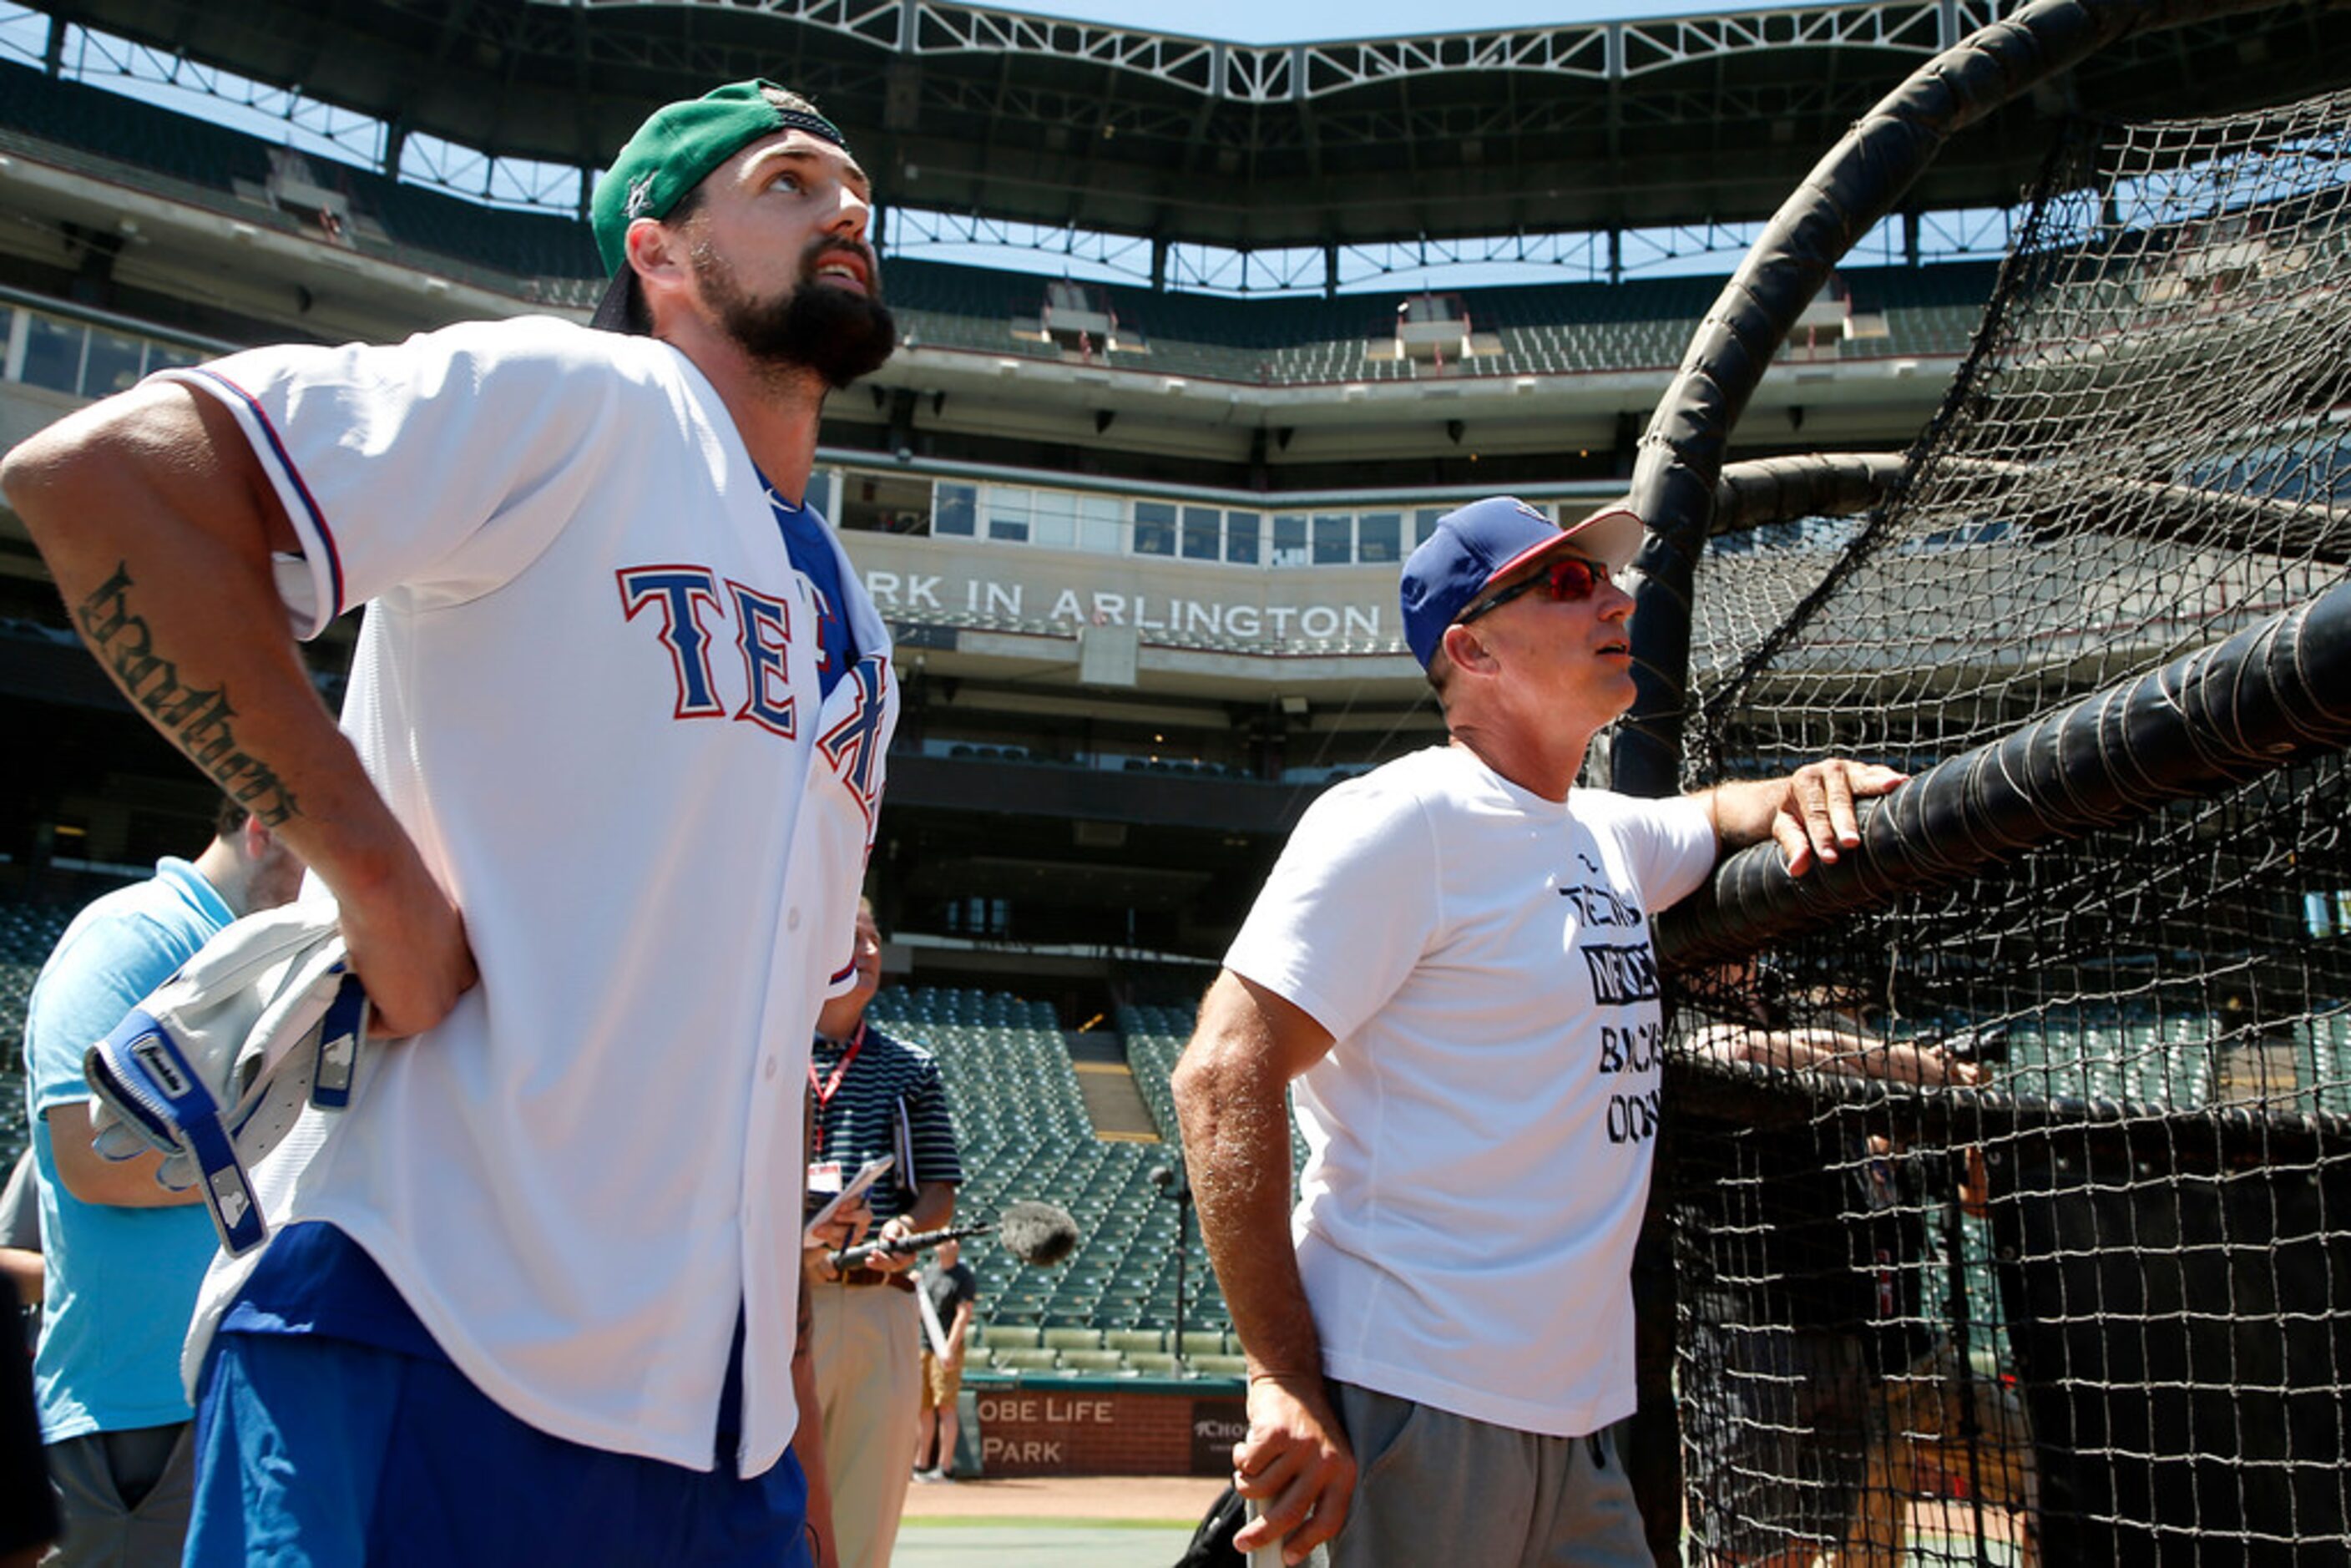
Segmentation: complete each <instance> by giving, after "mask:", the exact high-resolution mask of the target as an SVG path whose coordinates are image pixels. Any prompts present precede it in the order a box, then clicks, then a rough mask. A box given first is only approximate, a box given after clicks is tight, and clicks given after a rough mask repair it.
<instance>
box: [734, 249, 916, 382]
mask: <svg viewBox="0 0 2351 1568" xmlns="http://www.w3.org/2000/svg"><path fill="white" fill-rule="evenodd" d="M846 248H849V247H846V246H842V245H841V243H840V242H838V241H832V240H820V241H818V242H817V243H816V244H814V245H812V246H810V247H809V248H808V250H807V251H806V252H804V253H803V254H802V256H801V257H800V268H799V274H800V276H799V283H797V284H796V285H794V286H793V287H792V288H791V289H790V290H789V291H788V292H786V293H783V294H780V295H774V296H771V297H769V298H765V299H761V298H756V297H754V296H753V295H752V294H751V293H750V292H749V291H748V290H747V289H745V288H744V287H743V286H742V285H741V284H739V283H737V281H736V280H735V270H734V268H733V267H730V266H728V265H727V263H726V261H725V260H724V259H723V258H721V257H720V256H717V255H716V254H714V253H713V252H711V251H709V250H707V249H705V248H702V247H699V246H697V247H696V248H695V251H694V253H693V259H694V270H695V276H696V277H698V278H699V279H700V280H701V283H702V292H703V297H704V298H705V299H707V300H708V301H709V302H710V305H711V307H712V308H713V309H714V310H716V312H717V315H718V322H719V325H720V326H721V327H723V328H725V329H726V335H727V336H728V337H730V338H732V339H733V340H735V343H736V346H737V348H740V349H741V350H743V352H744V353H745V354H747V355H748V356H749V357H750V358H751V360H752V361H754V362H755V363H758V364H761V365H765V366H768V368H770V369H774V370H782V371H810V372H812V373H814V374H815V375H817V376H818V377H820V378H821V379H822V381H823V382H824V384H825V385H826V386H828V387H830V388H831V389H832V390H833V391H835V392H839V391H840V390H841V388H843V387H846V386H847V385H849V383H850V382H853V381H855V380H856V379H857V378H858V377H860V376H863V375H871V374H872V372H873V371H877V370H880V369H881V368H882V363H883V361H885V360H887V359H888V358H889V357H890V351H891V350H893V349H895V348H896V347H897V346H898V323H897V322H896V320H895V319H893V318H892V316H891V314H890V309H889V307H888V306H886V305H883V303H882V297H881V287H882V285H881V280H880V279H879V278H878V277H876V278H872V285H871V286H872V289H873V292H872V294H870V295H867V294H859V293H856V292H854V291H853V290H851V289H847V288H836V287H833V286H832V285H831V284H829V283H819V282H818V281H817V280H816V269H817V268H818V267H820V266H822V265H823V264H824V258H825V257H826V256H828V255H829V254H831V253H832V252H834V251H838V250H842V249H846ZM860 254H861V255H863V254H864V253H862V252H861V253H860ZM868 259H869V260H870V257H868ZM869 271H870V268H869Z"/></svg>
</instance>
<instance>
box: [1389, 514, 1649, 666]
mask: <svg viewBox="0 0 2351 1568" xmlns="http://www.w3.org/2000/svg"><path fill="white" fill-rule="evenodd" d="M1645 537H1646V529H1645V528H1643V527H1642V526H1641V519H1640V518H1639V517H1635V516H1634V515H1633V514H1632V513H1631V512H1630V511H1627V510H1626V509H1625V507H1602V508H1601V509H1600V510H1599V511H1596V512H1594V513H1593V514H1592V515H1591V516H1590V517H1585V518H1584V519H1583V520H1582V521H1581V522H1576V523H1571V524H1569V525H1568V526H1567V527H1566V528H1561V527H1560V526H1559V525H1558V524H1556V523H1554V522H1552V520H1551V519H1550V518H1549V517H1545V516H1544V515H1543V514H1542V513H1541V511H1540V510H1538V509H1536V508H1535V507H1531V506H1529V505H1528V504H1527V503H1526V502H1524V501H1521V500H1520V499H1519V498H1518V497H1515V496H1494V497H1489V498H1487V499H1486V500H1483V501H1472V502H1470V503H1469V504H1468V506H1466V507H1461V508H1460V509H1459V510H1458V511H1452V512H1447V514H1446V515H1445V516H1444V517H1439V518H1438V519H1437V531H1436V532H1435V533H1432V534H1430V535H1429V536H1428V538H1425V539H1423V540H1422V541H1421V542H1420V548H1419V549H1416V550H1414V551H1413V552H1412V554H1411V556H1410V557H1409V558H1407V559H1405V563H1404V580H1403V582H1402V584H1401V585H1400V587H1399V597H1400V598H1401V599H1402V601H1403V603H1404V635H1405V642H1407V643H1411V644H1412V656H1413V657H1414V658H1416V659H1418V660H1419V661H1420V667H1421V668H1422V669H1424V670H1425V669H1426V668H1428V662H1429V660H1431V659H1432V658H1435V657H1436V656H1437V644H1438V643H1442V642H1443V641H1444V640H1445V629H1446V628H1447V626H1450V625H1452V624H1453V622H1454V621H1455V619H1456V618H1458V616H1459V615H1460V613H1461V612H1463V611H1464V610H1467V609H1468V608H1469V606H1470V605H1471V604H1472V603H1474V602H1476V601H1477V600H1478V598H1479V595H1481V594H1483V593H1484V592H1485V591H1486V590H1487V589H1489V587H1491V586H1492V585H1493V584H1494V583H1495V582H1496V581H1497V580H1499V579H1501V578H1504V577H1507V576H1509V575H1510V573H1511V572H1514V571H1517V570H1519V569H1520V568H1521V567H1523V566H1525V565H1527V564H1528V563H1529V562H1531V561H1532V560H1534V559H1536V558H1537V557H1539V556H1541V555H1544V554H1546V553H1548V552H1550V551H1552V550H1554V549H1559V548H1561V547H1562V546H1564V545H1573V546H1574V547H1575V551H1576V553H1577V554H1579V555H1583V556H1589V557H1590V558H1591V559H1593V560H1596V561H1598V562H1600V564H1601V565H1603V566H1604V567H1606V568H1607V569H1608V570H1609V572H1610V574H1611V575H1612V576H1613V575H1615V574H1618V573H1621V572H1623V571H1624V570H1625V568H1626V567H1628V566H1631V565H1632V564H1633V557H1634V556H1635V555H1636V554H1638V553H1639V552H1640V549H1641V540H1642V539H1643V538H1645Z"/></svg>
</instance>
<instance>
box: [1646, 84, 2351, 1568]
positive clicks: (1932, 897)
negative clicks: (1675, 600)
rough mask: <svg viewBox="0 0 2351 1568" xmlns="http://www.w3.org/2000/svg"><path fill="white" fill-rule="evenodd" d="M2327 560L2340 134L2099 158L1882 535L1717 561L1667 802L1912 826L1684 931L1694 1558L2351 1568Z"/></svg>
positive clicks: (2059, 200) (2346, 728) (2281, 134)
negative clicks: (1821, 803)
mask: <svg viewBox="0 0 2351 1568" xmlns="http://www.w3.org/2000/svg"><path fill="white" fill-rule="evenodd" d="M2346 560H2351V95H2336V96H2330V97H2325V98H2320V99H2313V100H2311V101H2309V102H2305V103H2302V104H2297V105H2293V106H2289V107H2285V108H2280V109H2273V110H2266V111H2262V112H2260V113H2255V114H2250V115H2247V116H2243V117H2241V118H2237V119H2232V120H2197V121H2174V122H2166V123H2160V124H2147V125H2137V126H2114V125H2085V126H2079V127H2075V128H2074V131H2072V132H2071V133H2070V134H2069V135H2068V137H2067V138H2066V141H2065V143H2064V146H2063V147H2062V148H2061V149H2060V151H2059V152H2058V153H2057V154H2056V155H2055V156H2054V157H2053V161H2052V163H2051V166H2050V169H2049V172H2048V173H2047V176H2046V178H2045V179H2044V181H2043V186H2042V188H2041V190H2040V191H2039V192H2038V193H2036V195H2035V199H2034V202H2033V205H2032V212H2031V214H2030V216H2029V218H2028V219H2027V221H2026V223H2025V225H2024V227H2023V229H2022V235H2021V237H2020V240H2019V242H2018V245H2017V247H2016V249H2015V252H2014V254H2013V255H2012V256H2011V259H2010V261H2009V263H2008V264H2007V266H2006V267H2005V268H2004V270H2003V274H2002V277H2001V285H2000V287H1999V290H1998V292H1997V295H1996V297H1995V298H1994V299H1993V300H1992V301H1991V304H1990V306H1989V307H1988V308H1987V312H1986V317H1985V320H1984V325H1983V328H1982V330H1981V332H1980V336H1979V339H1978V341H1977V345H1976V348H1975V350H1974V352H1973V354H1972V355H1971V356H1970V359H1969V361H1967V363H1966V364H1965V366H1964V367H1963V368H1962V370H1961V371H1960V373H1959V376H1958V378H1957V380H1956V381H1955V382H1954V385H1953V387H1952V390H1951V392H1950V395H1949V399H1948V400H1947V402H1946V403H1945V405H1944V407H1943V409H1942V411H1941V412H1940V413H1939V414H1938V417H1937V418H1936V420H1935V421H1934V422H1933V424H1932V425H1931V427H1930V429H1929V430H1928V433H1927V434H1926V436H1925V437H1924V438H1923V439H1922V440H1921V442H1920V444H1918V446H1917V449H1916V450H1914V452H1913V453H1912V454H1911V456H1910V461H1909V464H1908V465H1907V473H1906V474H1905V475H1904V476H1903V477H1902V478H1901V479H1900V480H1899V481H1898V483H1897V484H1896V486H1895V493H1894V494H1893V496H1892V497H1891V498H1890V499H1888V500H1887V501H1886V502H1885V503H1884V504H1883V505H1882V506H1880V507H1878V508H1877V509H1876V510H1875V511H1872V512H1870V513H1867V514H1866V515H1865V516H1864V517H1861V518H1859V519H1857V520H1849V521H1843V522H1839V521H1832V520H1826V519H1821V518H1817V517H1816V518H1813V519H1812V520H1810V521H1808V522H1802V523H1785V524H1781V525H1776V526H1774V527H1771V528H1765V529H1763V530H1760V531H1756V532H1749V533H1744V534H1730V535H1724V536H1720V537H1719V538H1717V539H1716V540H1715V541H1714V544H1713V548H1712V549H1710V550H1709V551H1708V554H1707V556H1706V557H1705V558H1704V559H1702V560H1701V561H1700V563H1699V564H1698V570H1697V571H1696V573H1695V581H1694V585H1693V591H1692V593H1691V596H1690V603H1691V606H1692V612H1693V614H1694V616H1695V617H1696V619H1697V622H1698V627H1699V630H1698V635H1697V636H1695V637H1694V638H1693V640H1692V641H1693V643H1694V645H1695V646H1697V647H1698V648H1704V649H1710V650H1714V651H1716V653H1717V658H1716V661H1715V663H1714V664H1712V665H1711V666H1710V667H1699V668H1697V669H1694V670H1692V671H1691V672H1690V674H1689V684H1688V688H1687V706H1686V707H1685V709H1684V713H1685V716H1686V719H1687V751H1686V755H1685V760H1684V763H1683V773H1684V777H1685V779H1687V781H1690V782H1698V781H1702V780H1706V779H1716V778H1721V777H1725V776H1739V775H1750V776H1759V775H1768V774H1776V773H1782V772H1785V771H1787V770H1789V769H1790V768H1792V767H1794V766H1796V765H1798V764H1800V763H1802V762H1805V761H1808V760H1811V759H1813V758H1818V757H1820V756H1822V755H1823V754H1826V753H1830V752H1836V753H1843V754H1846V755H1852V756H1858V757H1864V758H1878V759H1886V760H1893V761H1896V762H1898V763H1902V764H1904V765H1907V767H1909V768H1912V769H1913V770H1914V771H1916V772H1917V773H1919V774H1920V775H1921V777H1920V779H1918V781H1917V783H1916V784H1914V785H1912V786H1911V787H1910V790H1911V791H1915V792H1916V793H1915V794H1913V795H1912V796H1911V798H1910V799H1909V800H1907V801H1905V800H1903V798H1902V797H1899V796H1897V797H1896V801H1898V802H1901V805H1900V807H1899V809H1896V807H1895V806H1894V805H1891V804H1890V805H1889V807H1888V808H1887V809H1886V810H1881V811H1879V812H1877V813H1876V814H1875V815H1874V816H1873V818H1872V820H1871V822H1870V824H1869V830H1870V844H1869V846H1868V852H1866V853H1865V855H1863V856H1861V857H1856V863H1852V864H1848V865H1847V866H1844V867H1841V868H1839V871H1840V874H1839V875H1837V876H1834V877H1829V878H1823V879H1818V880H1817V881H1816V882H1815V881H1814V880H1813V879H1807V882H1811V883H1813V885H1810V886H1806V885H1803V884H1794V885H1791V884H1790V883H1788V881H1787V879H1786V878H1784V876H1779V875H1778V874H1777V873H1776V870H1775V868H1773V867H1772V866H1771V864H1770V863H1769V862H1770V858H1771V857H1770V856H1769V854H1768V853H1767V854H1765V855H1762V856H1756V855H1752V854H1750V856H1746V857H1740V861H1735V862H1733V863H1732V864H1731V865H1730V866H1729V867H1727V868H1726V869H1725V873H1724V874H1723V876H1722V877H1720V878H1719V879H1718V883H1717V885H1716V887H1715V889H1714V890H1713V891H1712V894H1711V895H1710V896H1709V897H1708V899H1705V900H1701V901H1700V903H1699V905H1698V907H1697V908H1695V909H1693V910H1691V911H1688V912H1687V913H1684V914H1682V916H1681V918H1680V919H1679V920H1678V921H1677V922H1675V923H1674V924H1672V925H1670V926H1669V927H1666V928H1661V931H1660V946H1661V950H1662V951H1663V952H1664V953H1665V955H1666V956H1667V959H1668V962H1677V961H1678V962H1679V963H1680V964H1681V965H1682V966H1683V969H1684V976H1685V977H1684V980H1683V988H1684V993H1685V994H1684V998H1683V1005H1682V1007H1681V1009H1680V1022H1681V1030H1680V1051H1679V1054H1678V1055H1677V1057H1676V1059H1675V1060H1674V1062H1673V1064H1672V1070H1671V1078H1670V1082H1669V1088H1668V1095H1669V1102H1670V1103H1672V1104H1673V1105H1674V1107H1675V1110H1676V1115H1675V1117H1674V1119H1673V1120H1674V1128H1673V1133H1672V1145H1671V1146H1670V1147H1669V1148H1668V1149H1667V1151H1666V1152H1665V1155H1666V1157H1665V1158H1664V1159H1663V1160H1662V1161H1661V1166H1660V1172H1661V1174H1660V1197H1661V1202H1662V1205H1663V1207H1664V1210H1665V1211H1666V1212H1667V1213H1668V1214H1670V1215H1671V1217H1672V1219H1673V1225H1672V1229H1671V1235H1672V1246H1673V1263H1674V1268H1675V1271H1676V1274H1677V1279H1678V1281H1679V1291H1678V1302H1677V1354H1676V1358H1675V1362H1674V1385H1675V1394H1676V1397H1677V1406H1678V1409H1679V1412H1680V1423H1681V1432H1682V1457H1683V1468H1684V1473H1685V1484H1686V1487H1687V1496H1688V1499H1689V1513H1688V1518H1689V1522H1690V1531H1691V1535H1692V1543H1691V1547H1690V1550H1691V1552H1692V1554H1693V1556H1694V1557H1695V1558H1696V1559H1697V1560H1699V1561H1712V1562H1724V1563H1730V1562H1763V1561H1786V1560H1791V1558H1792V1559H1793V1560H1798V1561H1801V1560H1802V1556H1803V1554H1804V1553H1807V1552H1812V1551H1814V1550H1818V1551H1823V1552H1831V1553H1833V1554H1834V1561H1836V1562H1839V1563H1886V1564H1892V1563H1897V1562H1927V1563H2028V1562H2040V1561H2048V1562H2053V1563H2070V1562H2085V1563H2173V1562H2179V1563H2319V1562H2343V1561H2346V1560H2351V1480H2346V1477H2351V1438H2346V1425H2351V1405H2346V1392H2351V1390H2346V1383H2351V845H2346V837H2345V823H2346V820H2351V784H2346V778H2345V767H2344V764H2345V756H2346V754H2345V751H2344V747H2345V745H2346V739H2351V574H2346ZM1741 862H1744V863H1743V864H1742V863H1741ZM1759 944H1760V945H1761V956H1760V958H1758V959H1757V960H1755V961H1752V962H1750V961H1748V960H1746V959H1744V958H1743V957H1741V956H1740V955H1743V954H1745V953H1747V952H1749V951H1750V950H1753V949H1756V948H1757V947H1758V946H1759ZM1954 1064H1958V1065H1954Z"/></svg>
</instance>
